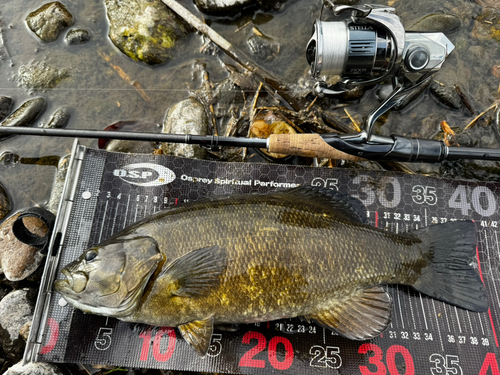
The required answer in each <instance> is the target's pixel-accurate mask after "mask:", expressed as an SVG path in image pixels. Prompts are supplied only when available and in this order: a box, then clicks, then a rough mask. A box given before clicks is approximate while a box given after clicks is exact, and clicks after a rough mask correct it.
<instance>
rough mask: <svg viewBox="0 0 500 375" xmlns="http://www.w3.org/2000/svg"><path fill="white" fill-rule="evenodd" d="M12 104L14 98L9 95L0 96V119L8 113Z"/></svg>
mask: <svg viewBox="0 0 500 375" xmlns="http://www.w3.org/2000/svg"><path fill="white" fill-rule="evenodd" d="M13 105H14V99H12V98H11V97H9V96H0V121H3V120H4V119H5V118H6V117H7V116H8V115H10V112H11V111H12V107H13Z"/></svg>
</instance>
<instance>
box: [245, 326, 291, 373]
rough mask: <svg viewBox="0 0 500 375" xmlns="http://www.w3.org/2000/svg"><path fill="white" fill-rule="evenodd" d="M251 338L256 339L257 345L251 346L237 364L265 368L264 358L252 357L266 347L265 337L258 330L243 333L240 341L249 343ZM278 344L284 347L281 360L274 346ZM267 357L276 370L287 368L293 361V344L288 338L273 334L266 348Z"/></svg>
mask: <svg viewBox="0 0 500 375" xmlns="http://www.w3.org/2000/svg"><path fill="white" fill-rule="evenodd" d="M253 339H256V340H257V345H255V346H254V347H253V348H251V349H250V350H249V351H248V352H246V353H245V354H244V355H243V357H241V359H240V363H239V366H240V367H253V368H265V367H266V361H265V360H264V359H254V357H255V356H256V355H257V354H258V353H260V352H262V351H263V350H265V349H266V342H267V340H266V337H265V336H264V335H263V334H262V333H259V332H253V331H250V332H247V333H245V334H244V335H243V339H242V340H241V342H242V343H243V344H250V341H252V340H253ZM278 344H282V345H283V346H284V347H285V352H286V353H285V359H284V360H283V361H280V360H278V357H277V352H276V348H277V346H278ZM267 355H268V358H269V363H271V366H273V367H274V368H275V369H276V370H288V369H289V368H290V366H291V365H292V363H293V357H294V352H293V346H292V343H291V342H290V340H288V339H287V338H285V337H281V336H275V337H273V338H272V339H271V340H269V349H268V353H267Z"/></svg>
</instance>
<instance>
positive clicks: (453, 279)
mask: <svg viewBox="0 0 500 375" xmlns="http://www.w3.org/2000/svg"><path fill="white" fill-rule="evenodd" d="M413 233H414V234H416V235H417V236H418V237H419V238H420V239H421V240H422V242H423V245H424V246H427V248H428V249H429V250H428V253H427V254H426V256H427V257H428V258H429V263H428V265H427V266H426V267H425V268H423V269H422V274H421V276H420V278H419V279H418V280H417V281H416V282H415V283H413V287H414V288H415V289H416V290H418V291H419V292H422V293H424V294H426V295H428V296H430V297H433V298H436V299H439V300H441V301H444V302H447V303H449V304H451V305H455V306H457V307H461V308H463V309H467V310H471V311H475V312H484V311H487V310H488V298H487V296H486V291H485V289H484V285H483V282H482V281H481V279H480V277H479V274H478V272H477V270H476V269H474V268H473V267H472V266H471V265H470V264H469V262H470V261H471V259H472V258H475V256H476V246H477V245H476V234H475V228H474V223H473V222H472V221H454V222H448V223H444V224H438V225H432V226H430V227H426V228H422V229H419V230H418V231H415V232H413ZM422 250H423V251H424V253H425V249H422Z"/></svg>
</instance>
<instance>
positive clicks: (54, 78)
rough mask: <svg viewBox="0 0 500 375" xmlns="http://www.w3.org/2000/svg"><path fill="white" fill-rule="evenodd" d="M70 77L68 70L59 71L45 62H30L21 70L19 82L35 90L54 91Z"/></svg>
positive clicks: (18, 76) (18, 77)
mask: <svg viewBox="0 0 500 375" xmlns="http://www.w3.org/2000/svg"><path fill="white" fill-rule="evenodd" d="M68 77H69V73H68V71H67V70H66V69H58V68H56V67H54V66H52V65H49V64H47V63H45V62H43V61H42V62H33V61H32V62H30V63H29V64H26V65H22V66H21V67H20V68H19V72H18V75H17V81H18V82H19V84H20V85H22V86H24V87H26V88H28V89H33V90H45V89H53V88H54V87H56V86H57V85H59V84H60V83H61V82H62V81H63V80H64V79H66V78H68Z"/></svg>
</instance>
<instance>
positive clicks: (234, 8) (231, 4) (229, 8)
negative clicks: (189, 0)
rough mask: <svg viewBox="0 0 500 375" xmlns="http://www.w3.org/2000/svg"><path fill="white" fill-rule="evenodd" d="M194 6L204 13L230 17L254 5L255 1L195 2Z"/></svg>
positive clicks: (221, 0)
mask: <svg viewBox="0 0 500 375" xmlns="http://www.w3.org/2000/svg"><path fill="white" fill-rule="evenodd" d="M195 4H196V6H197V7H198V9H199V10H201V11H202V12H204V13H207V14H213V15H218V16H231V15H235V14H236V13H238V12H239V11H241V10H242V9H243V8H245V7H247V6H250V5H253V4H256V0H195Z"/></svg>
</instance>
